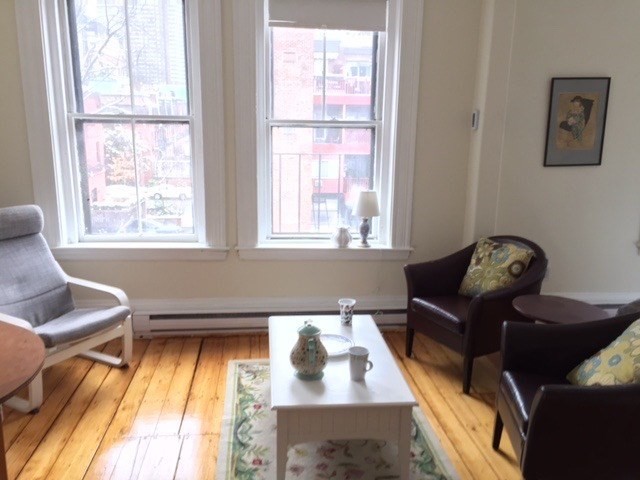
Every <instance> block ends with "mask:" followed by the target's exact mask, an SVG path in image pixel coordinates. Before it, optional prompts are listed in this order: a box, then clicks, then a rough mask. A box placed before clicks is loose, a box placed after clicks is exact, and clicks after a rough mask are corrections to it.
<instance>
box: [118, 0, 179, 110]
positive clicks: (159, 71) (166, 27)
mask: <svg viewBox="0 0 640 480" xmlns="http://www.w3.org/2000/svg"><path fill="white" fill-rule="evenodd" d="M127 5H128V8H129V45H130V49H131V75H132V77H133V90H134V92H133V93H134V100H133V103H134V109H135V113H137V114H149V115H187V114H188V113H189V111H188V99H187V76H186V64H185V42H184V38H185V32H184V8H183V2H182V0H153V1H151V0H128V2H127Z"/></svg>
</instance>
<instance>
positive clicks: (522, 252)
mask: <svg viewBox="0 0 640 480" xmlns="http://www.w3.org/2000/svg"><path fill="white" fill-rule="evenodd" d="M532 257H533V251H532V250H530V249H528V248H522V247H519V246H517V245H514V244H511V243H498V242H494V241H493V240H490V239H488V238H481V239H480V240H478V244H477V245H476V249H475V251H474V252H473V256H472V257H471V263H470V264H469V268H468V269H467V273H466V275H465V276H464V278H463V279H462V283H461V284H460V289H459V290H458V293H459V294H460V295H466V296H469V297H472V296H475V295H480V294H481V293H485V292H490V291H493V290H498V289H499V288H504V287H508V286H509V285H511V284H512V283H513V282H515V281H516V280H517V279H518V278H520V276H521V275H522V274H523V273H524V272H525V271H526V270H527V267H528V266H529V262H530V261H531V258H532Z"/></svg>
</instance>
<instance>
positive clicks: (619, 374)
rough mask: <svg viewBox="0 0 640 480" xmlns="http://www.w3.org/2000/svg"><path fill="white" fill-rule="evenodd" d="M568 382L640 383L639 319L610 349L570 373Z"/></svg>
mask: <svg viewBox="0 0 640 480" xmlns="http://www.w3.org/2000/svg"><path fill="white" fill-rule="evenodd" d="M567 380H569V381H570V382H571V383H573V384H574V385H581V386H588V385H625V384H628V383H640V319H638V320H636V321H635V322H633V323H632V324H631V325H629V326H628V327H627V329H626V330H625V331H624V332H622V334H621V335H620V336H619V337H618V338H616V339H615V340H614V341H613V342H611V344H610V345H609V346H608V347H606V348H603V349H602V350H600V351H599V352H598V353H596V354H595V355H594V356H593V357H591V358H589V359H587V360H585V361H584V362H582V363H581V364H580V365H578V366H577V367H576V368H574V369H573V370H571V371H570V372H569V374H568V375H567Z"/></svg>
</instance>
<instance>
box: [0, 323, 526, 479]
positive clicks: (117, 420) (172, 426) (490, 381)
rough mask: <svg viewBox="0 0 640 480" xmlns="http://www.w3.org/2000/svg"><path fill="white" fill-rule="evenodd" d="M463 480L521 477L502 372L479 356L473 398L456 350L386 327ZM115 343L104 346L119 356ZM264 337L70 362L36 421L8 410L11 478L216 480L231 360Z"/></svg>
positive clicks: (48, 379)
mask: <svg viewBox="0 0 640 480" xmlns="http://www.w3.org/2000/svg"><path fill="white" fill-rule="evenodd" d="M385 338H386V340H387V343H388V344H389V346H390V347H391V350H392V352H393V353H394V355H395V356H396V358H397V359H398V361H399V364H400V366H401V368H402V371H403V373H404V374H405V378H406V379H407V381H408V382H409V384H410V386H411V388H412V389H413V392H414V394H415V395H416V398H417V399H418V401H419V402H420V406H421V408H422V409H423V411H424V413H425V414H426V416H427V417H428V418H429V420H430V422H431V425H432V426H433V428H434V430H435V431H436V433H437V435H438V436H439V438H440V440H441V442H442V444H443V446H444V448H445V450H446V451H447V453H448V454H449V456H450V458H451V460H452V461H453V463H454V465H455V467H456V469H457V470H458V472H459V473H460V475H461V477H462V478H464V479H479V480H492V479H519V478H521V477H520V474H519V470H518V468H517V465H516V461H515V456H514V454H513V450H512V449H511V445H510V443H509V441H508V439H507V438H506V436H505V437H504V438H503V441H502V445H501V449H502V450H501V453H497V452H494V451H493V450H492V448H491V435H492V429H493V419H494V412H493V399H494V393H495V388H496V375H497V369H496V367H495V365H494V364H493V363H492V362H491V361H489V360H488V359H486V358H482V359H479V360H476V365H475V367H474V368H475V371H474V378H473V386H472V393H471V395H463V394H462V391H461V381H460V379H461V372H462V361H461V358H460V356H459V355H457V354H455V353H453V352H451V351H449V350H448V349H446V348H445V347H442V346H440V345H439V344H436V343H434V342H432V341H431V340H429V339H427V338H426V337H424V336H422V335H419V334H417V335H416V340H415V344H414V358H411V359H407V358H405V356H404V353H403V352H404V332H400V331H398V332H385ZM117 348H118V347H117V344H116V343H112V344H108V345H107V346H106V347H105V350H106V351H114V350H116V349H117ZM268 355H269V351H268V339H267V335H266V334H253V335H242V336H237V335H236V336H212V337H203V338H191V337H188V338H156V339H153V340H136V341H135V343H134V354H133V361H132V362H131V365H130V367H129V368H126V369H114V368H109V367H106V366H104V365H101V364H97V363H92V362H90V361H88V360H84V359H80V358H75V359H70V360H67V361H65V362H63V363H60V364H58V365H55V366H53V367H51V368H49V369H48V370H46V371H45V374H44V391H45V402H44V404H43V406H42V408H41V410H40V412H39V413H38V414H37V415H24V414H20V413H18V412H14V411H11V410H10V409H5V423H4V431H5V445H6V448H7V463H8V469H9V478H10V479H20V480H35V479H53V480H59V479H64V480H73V479H129V478H141V479H153V480H159V479H172V478H176V479H189V480H190V479H213V478H214V475H215V473H214V471H215V465H216V458H217V450H218V439H219V435H220V424H221V419H222V408H223V402H224V397H225V382H226V365H227V362H228V361H229V360H231V359H243V358H267V357H268Z"/></svg>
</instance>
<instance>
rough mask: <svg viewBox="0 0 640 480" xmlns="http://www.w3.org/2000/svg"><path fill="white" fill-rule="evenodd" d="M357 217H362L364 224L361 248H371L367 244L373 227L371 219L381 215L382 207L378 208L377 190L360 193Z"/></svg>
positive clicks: (361, 232)
mask: <svg viewBox="0 0 640 480" xmlns="http://www.w3.org/2000/svg"><path fill="white" fill-rule="evenodd" d="M356 215H358V216H359V217H362V223H361V224H360V238H361V241H360V245H358V246H359V247H364V248H368V247H370V245H369V242H367V237H368V236H369V231H370V230H371V225H370V224H369V219H370V218H371V217H377V216H378V215H380V207H379V206H378V194H377V193H376V192H375V190H364V191H362V192H360V195H359V196H358V204H357V205H356Z"/></svg>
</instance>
